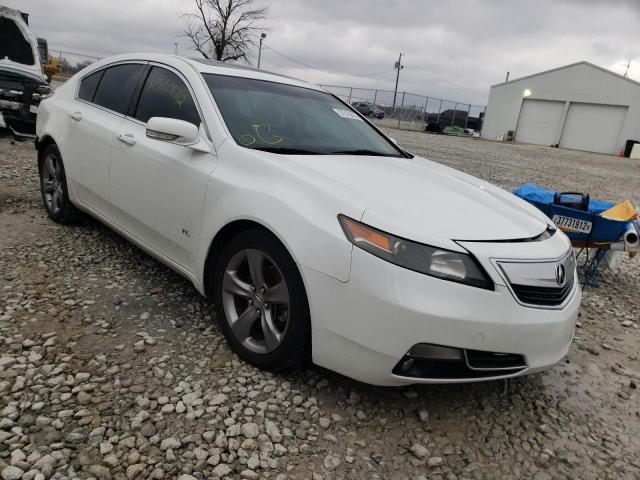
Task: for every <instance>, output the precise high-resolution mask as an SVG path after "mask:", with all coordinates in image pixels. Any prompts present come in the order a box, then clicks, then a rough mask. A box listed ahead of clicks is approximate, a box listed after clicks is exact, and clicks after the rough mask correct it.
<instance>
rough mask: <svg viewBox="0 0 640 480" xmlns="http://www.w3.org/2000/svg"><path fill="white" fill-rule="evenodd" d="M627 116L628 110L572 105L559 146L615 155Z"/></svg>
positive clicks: (591, 105) (590, 105)
mask: <svg viewBox="0 0 640 480" xmlns="http://www.w3.org/2000/svg"><path fill="white" fill-rule="evenodd" d="M626 116H627V107H621V106H618V105H597V104H594V103H571V105H570V106H569V112H568V113H567V119H566V120H565V122H564V129H563V131H562V138H561V139H560V146H561V147H563V148H574V149H576V150H586V151H588V152H599V153H610V154H613V155H615V154H616V153H618V152H617V149H618V139H619V138H620V130H621V129H622V126H623V125H624V121H625V118H626Z"/></svg>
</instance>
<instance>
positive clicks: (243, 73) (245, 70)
mask: <svg viewBox="0 0 640 480" xmlns="http://www.w3.org/2000/svg"><path fill="white" fill-rule="evenodd" d="M127 60H138V61H140V60H142V61H145V60H146V61H150V62H160V63H168V64H170V65H174V64H175V63H177V62H182V63H184V64H187V65H189V66H191V67H192V68H193V69H195V70H196V71H198V72H200V73H203V74H206V73H212V74H216V75H228V76H232V77H242V78H253V79H256V80H266V81H269V82H276V83H283V84H286V85H293V86H297V87H304V88H310V89H312V90H320V91H326V90H324V89H323V88H321V87H319V86H318V85H314V84H312V83H307V82H305V81H304V80H299V79H296V78H292V77H287V76H285V75H280V74H277V73H273V72H268V71H265V70H258V69H257V68H252V67H248V66H244V65H240V64H235V63H226V62H218V61H216V60H210V59H206V58H189V57H184V56H181V55H172V54H164V53H127V54H122V55H114V56H112V57H107V58H103V59H102V60H101V61H100V62H99V63H100V64H108V63H113V62H122V61H127Z"/></svg>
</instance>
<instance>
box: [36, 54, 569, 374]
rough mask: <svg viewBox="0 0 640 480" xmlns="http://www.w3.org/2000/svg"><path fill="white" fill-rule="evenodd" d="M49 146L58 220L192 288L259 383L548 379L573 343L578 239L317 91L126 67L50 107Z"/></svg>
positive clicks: (255, 78) (283, 80) (71, 86)
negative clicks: (260, 372)
mask: <svg viewBox="0 0 640 480" xmlns="http://www.w3.org/2000/svg"><path fill="white" fill-rule="evenodd" d="M36 147H37V151H38V156H37V158H38V172H39V175H40V185H41V192H42V199H43V204H44V208H45V209H46V211H47V214H48V215H49V217H50V218H51V219H53V220H54V221H56V222H59V223H71V222H73V221H75V220H77V219H78V217H79V215H80V212H86V213H88V214H90V215H92V216H94V217H95V218H97V219H99V220H100V221H102V222H104V223H105V224H106V225H108V226H110V227H111V228H112V229H114V230H115V231H116V232H119V233H120V234H121V235H123V236H124V237H126V238H127V239H129V240H130V241H132V242H133V243H135V244H136V245H138V246H139V247H140V248H142V249H143V250H145V251H146V252H148V253H150V254H151V255H153V256H154V257H156V258H158V259H159V260H160V261H162V262H163V263H165V264H166V265H168V266H169V267H171V268H173V269H174V270H176V271H177V272H179V273H180V274H182V275H184V276H185V277H186V278H188V279H189V280H190V281H191V282H193V284H194V285H195V287H196V288H197V289H198V291H199V292H201V293H202V294H204V295H206V296H208V297H210V298H212V299H213V306H214V308H215V317H216V319H217V321H218V323H219V326H220V329H221V331H222V333H223V334H224V336H225V337H226V339H227V341H228V342H229V344H230V345H231V347H232V348H233V350H235V351H236V352H237V353H238V355H239V356H240V357H242V358H243V359H245V360H246V361H248V362H250V363H252V364H253V365H256V366H258V367H261V368H265V369H269V370H280V369H285V368H290V367H295V366H298V365H301V364H302V363H303V362H305V361H306V360H307V359H312V360H313V362H315V363H316V364H318V365H321V366H323V367H326V368H328V369H331V370H335V371H337V372H339V373H342V374H344V375H348V376H350V377H352V378H355V379H357V380H360V381H363V382H368V383H373V384H377V385H402V384H411V383H442V382H445V383H446V382H471V381H479V380H489V379H497V378H507V377H514V376H518V375H524V374H528V373H533V372H536V371H539V370H541V369H544V368H546V367H549V366H551V365H553V364H555V363H557V362H559V361H560V360H561V359H562V358H563V357H564V356H565V355H566V353H567V351H568V349H569V345H570V344H571V340H572V337H573V330H574V325H575V321H576V318H577V316H578V309H579V307H580V299H581V290H580V288H579V284H578V278H577V274H576V262H575V257H574V254H573V250H572V248H571V244H570V242H569V240H568V239H567V237H566V236H565V235H564V234H563V233H562V232H561V231H559V230H557V229H556V228H555V226H554V225H553V224H552V223H551V222H550V221H549V219H548V218H547V217H546V216H545V215H544V214H543V213H542V212H540V211H539V210H538V209H536V208H535V207H533V206H532V205H530V204H529V203H527V202H525V201H524V200H521V199H520V198H518V197H516V196H514V195H512V194H511V193H509V192H506V191H504V190H501V189H499V188H497V187H495V186H493V185H491V184H489V183H487V182H484V181H482V180H479V179H477V178H474V177H472V176H470V175H466V174H464V173H462V172H459V171H457V170H453V169H451V168H448V167H445V166H443V165H441V164H438V163H435V162H430V161H428V160H426V159H424V158H420V157H416V156H414V155H412V154H410V153H407V152H406V151H404V150H402V149H401V148H400V147H399V146H398V145H396V143H395V142H394V141H393V140H392V139H390V138H389V137H387V136H386V135H384V134H383V133H382V132H381V131H380V130H378V129H377V128H376V127H375V126H374V125H372V124H371V123H369V122H366V121H364V120H363V119H362V117H361V116H360V115H358V114H357V113H356V111H355V110H353V109H352V108H351V107H350V106H349V105H348V104H346V103H344V102H342V101H341V100H339V99H337V98H336V97H334V96H333V95H331V94H330V93H328V92H326V91H325V90H323V89H321V88H320V87H316V86H313V85H310V84H308V83H306V82H303V81H298V80H294V79H291V78H289V77H283V76H279V75H275V74H270V73H266V72H264V71H261V70H255V69H249V68H246V67H239V66H229V65H227V64H221V63H218V62H212V61H209V60H204V59H202V60H194V59H186V58H182V57H178V56H174V55H162V54H130V55H119V56H115V57H111V58H107V59H103V60H101V61H99V62H96V63H95V64H93V65H91V66H89V67H87V68H85V69H84V70H82V71H81V72H79V73H78V74H76V75H74V76H73V77H72V78H71V79H69V80H68V81H67V82H66V83H65V84H64V85H62V86H61V87H59V88H58V89H57V90H56V92H55V94H54V95H53V96H52V97H50V98H47V99H46V100H43V101H42V103H41V104H40V109H39V111H38V121H37V139H36ZM70 234H73V232H71V233H70ZM51 248H55V247H51Z"/></svg>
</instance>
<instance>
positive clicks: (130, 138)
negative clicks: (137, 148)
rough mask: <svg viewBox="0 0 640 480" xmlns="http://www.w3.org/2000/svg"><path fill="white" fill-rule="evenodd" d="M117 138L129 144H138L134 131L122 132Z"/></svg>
mask: <svg viewBox="0 0 640 480" xmlns="http://www.w3.org/2000/svg"><path fill="white" fill-rule="evenodd" d="M116 138H117V139H118V140H120V141H121V142H123V143H126V144H127V145H135V144H136V139H135V138H134V136H133V134H132V133H121V134H120V135H118V136H117V137H116Z"/></svg>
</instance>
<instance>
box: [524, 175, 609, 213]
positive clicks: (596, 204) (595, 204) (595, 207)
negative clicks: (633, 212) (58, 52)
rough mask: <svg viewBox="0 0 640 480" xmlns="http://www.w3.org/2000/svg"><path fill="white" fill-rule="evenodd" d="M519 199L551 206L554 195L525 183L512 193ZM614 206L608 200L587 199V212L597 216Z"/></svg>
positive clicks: (553, 192) (552, 191)
mask: <svg viewBox="0 0 640 480" xmlns="http://www.w3.org/2000/svg"><path fill="white" fill-rule="evenodd" d="M513 193H514V194H516V195H517V196H518V197H520V198H524V199H525V200H528V201H530V202H537V203H542V204H545V205H552V204H553V198H554V196H555V194H556V191H555V190H547V189H546V188H542V187H539V186H538V185H536V184H535V183H525V184H523V185H520V186H519V187H517V188H516V189H515V190H514V191H513ZM562 198H564V199H566V198H571V195H563V196H562ZM614 205H615V204H614V203H613V202H610V201H608V200H598V199H596V198H590V199H589V212H591V213H595V214H599V213H602V212H604V211H605V210H609V209H610V208H611V207H613V206H614Z"/></svg>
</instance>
